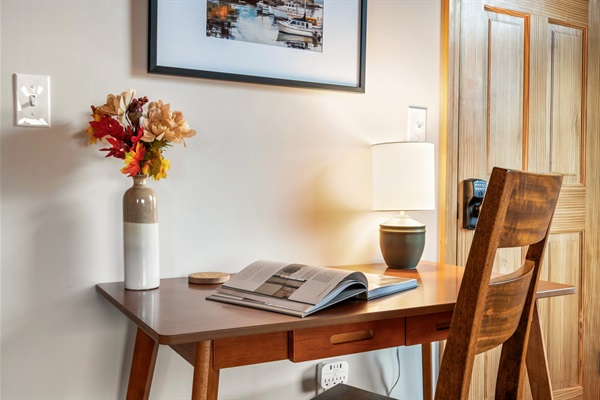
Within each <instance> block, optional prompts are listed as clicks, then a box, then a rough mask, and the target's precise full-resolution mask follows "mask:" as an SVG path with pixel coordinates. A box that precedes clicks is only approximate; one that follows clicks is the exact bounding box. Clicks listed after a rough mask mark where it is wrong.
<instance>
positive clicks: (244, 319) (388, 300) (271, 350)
mask: <svg viewBox="0 0 600 400" xmlns="http://www.w3.org/2000/svg"><path fill="white" fill-rule="evenodd" d="M340 268H347V269H354V270H362V271H365V272H376V273H386V274H389V275H398V276H406V277H414V278H417V279H418V281H419V287H418V288H417V289H411V290H408V291H406V292H402V293H398V294H395V295H390V296H386V297H383V298H380V299H375V300H371V301H362V300H348V301H345V302H342V303H340V304H337V305H334V306H332V307H330V308H328V309H325V310H322V311H319V312H317V313H315V314H314V315H311V316H309V317H306V318H297V317H291V316H287V315H283V314H277V313H272V312H268V311H261V310H256V309H252V308H246V307H241V306H236V305H229V304H224V303H218V302H213V301H207V300H205V298H206V296H207V295H209V294H211V293H213V291H214V290H215V288H216V287H217V286H213V285H211V286H203V285H192V284H188V282H187V278H174V279H163V280H161V284H160V288H159V289H155V290H150V291H129V290H125V289H124V285H123V282H115V283H103V284H99V285H97V286H96V289H97V291H98V292H99V293H100V294H101V295H102V296H104V297H105V298H106V299H107V300H108V301H109V302H111V303H112V304H113V305H114V306H115V307H116V308H118V309H119V310H120V311H121V312H122V313H123V314H125V315H126V316H127V317H128V318H129V319H131V320H132V321H133V322H134V323H135V324H136V325H137V326H138V330H137V336H136V341H135V349H134V353H133V360H132V364H131V373H130V377H129V386H128V390H127V398H128V399H147V398H148V395H149V393H150V385H151V383H152V375H153V372H154V365H155V362H156V355H157V353H158V345H159V344H162V345H169V346H170V347H171V348H173V350H175V351H176V352H177V353H179V354H180V355H181V356H182V357H183V358H184V359H186V360H187V361H188V362H189V363H190V364H191V365H192V366H193V367H194V380H193V384H192V399H202V400H216V399H217V394H218V385H219V370H220V369H222V368H230V367H237V366H242V365H252V364H258V363H263V362H270V361H276V360H284V359H289V360H291V361H294V362H300V361H308V360H314V359H321V358H328V357H335V356H341V355H345V354H352V353H358V352H363V351H370V350H377V349H382V348H389V347H396V346H402V345H406V346H408V345H415V344H425V346H424V347H423V349H424V355H427V354H428V353H427V351H428V350H427V349H429V346H428V345H427V344H429V343H431V342H434V341H438V340H443V339H445V338H446V335H447V331H448V327H449V322H450V319H451V317H452V310H453V308H454V303H455V302H456V298H457V294H458V288H459V285H460V282H461V279H462V271H463V268H461V267H456V266H452V265H446V264H439V263H433V262H421V263H420V264H419V267H418V269H417V270H413V271H397V270H386V266H385V265H384V264H376V265H357V266H348V267H340ZM572 293H575V288H574V287H573V286H569V285H562V284H558V283H550V282H540V283H539V285H538V298H543V297H552V296H561V295H566V294H572ZM536 316H537V312H536ZM530 359H531V362H530ZM425 361H426V362H425V363H424V367H423V368H424V372H425V374H424V393H425V398H430V397H431V377H430V376H427V372H428V371H430V360H429V361H428V360H425ZM527 361H528V362H527V366H528V372H529V377H530V380H531V381H532V387H536V386H541V387H547V389H546V390H550V382H549V377H548V369H547V365H546V357H545V351H544V347H543V341H542V336H541V328H540V325H539V320H538V319H537V318H534V321H533V326H532V330H531V338H530V347H529V351H528V360H527ZM541 393H547V392H541ZM541 393H540V394H536V393H534V396H535V395H538V396H542V394H541ZM539 398H541V397H539Z"/></svg>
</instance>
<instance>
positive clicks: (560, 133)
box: [548, 24, 585, 184]
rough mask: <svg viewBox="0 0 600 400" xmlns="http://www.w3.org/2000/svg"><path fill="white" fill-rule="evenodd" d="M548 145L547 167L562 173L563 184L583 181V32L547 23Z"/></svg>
mask: <svg viewBox="0 0 600 400" xmlns="http://www.w3.org/2000/svg"><path fill="white" fill-rule="evenodd" d="M548 28H549V29H548V42H549V48H550V68H549V69H550V71H549V72H550V79H549V84H550V107H551V108H550V115H549V117H550V119H551V120H550V124H549V128H550V147H551V152H550V154H551V158H550V165H549V166H548V169H549V170H551V171H556V172H560V173H562V174H564V177H563V183H564V184H574V183H575V184H576V183H583V182H582V177H581V166H582V164H583V163H582V160H581V159H582V157H581V156H582V153H581V152H578V151H574V150H577V149H583V146H582V143H583V140H582V137H583V134H582V128H583V125H582V123H581V121H582V117H583V115H582V114H583V105H584V99H583V93H584V90H583V87H584V81H583V72H584V70H585V66H584V63H583V47H584V42H583V40H584V39H583V38H584V34H583V32H582V29H576V28H570V27H565V26H560V25H557V24H549V26H548Z"/></svg>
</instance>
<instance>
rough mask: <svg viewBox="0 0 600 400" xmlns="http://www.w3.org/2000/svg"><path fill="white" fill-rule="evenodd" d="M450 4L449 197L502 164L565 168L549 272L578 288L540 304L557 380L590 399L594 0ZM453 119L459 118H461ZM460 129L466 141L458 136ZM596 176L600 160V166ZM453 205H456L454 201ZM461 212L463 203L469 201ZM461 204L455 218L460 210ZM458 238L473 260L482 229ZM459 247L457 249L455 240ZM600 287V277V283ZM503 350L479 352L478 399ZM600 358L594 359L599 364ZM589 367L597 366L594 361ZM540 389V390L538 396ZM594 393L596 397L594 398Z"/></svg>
mask: <svg viewBox="0 0 600 400" xmlns="http://www.w3.org/2000/svg"><path fill="white" fill-rule="evenodd" d="M593 1H596V0H593ZM453 3H455V2H450V11H449V14H450V16H451V17H452V18H453V19H454V21H451V22H450V26H451V29H454V30H455V32H454V34H450V38H456V39H455V41H454V43H455V46H456V47H458V49H457V48H456V47H454V48H452V47H451V49H450V51H449V54H450V55H451V56H452V55H454V56H455V57H458V58H459V62H458V63H456V62H452V61H450V62H449V65H450V66H451V68H452V67H453V68H457V70H458V71H455V70H451V71H450V74H449V75H450V77H451V78H452V77H453V79H455V80H457V81H458V82H455V81H452V79H451V82H450V85H449V87H450V88H457V90H458V91H459V93H458V96H452V94H450V96H449V98H450V99H452V98H457V99H458V104H451V105H450V106H449V110H455V111H454V112H455V115H449V121H450V125H449V127H450V133H449V136H450V138H449V140H448V143H449V144H450V146H451V147H452V146H453V143H456V148H455V150H456V152H457V153H458V155H457V156H456V157H455V158H449V160H450V163H449V168H456V169H455V171H456V174H455V175H453V174H449V176H454V177H455V178H454V179H456V180H455V181H454V182H451V183H450V182H449V183H450V184H449V185H448V188H449V191H450V193H449V194H448V198H451V199H453V198H456V199H461V196H460V194H456V193H454V192H452V191H454V190H457V189H455V188H460V186H461V185H460V183H461V182H462V181H463V180H464V179H467V178H481V179H486V180H488V179H489V174H490V173H491V170H492V168H493V167H494V166H501V167H506V168H515V169H525V170H531V171H536V172H560V173H562V174H564V175H565V177H564V180H563V189H562V191H561V196H560V198H559V203H558V205H557V210H556V213H555V218H554V221H553V224H552V227H551V236H550V239H549V243H548V246H547V253H546V259H545V263H544V267H543V270H542V274H543V275H542V279H550V280H552V281H556V282H563V283H568V284H572V285H574V286H576V287H577V294H576V295H573V296H568V297H565V298H560V299H552V300H542V301H540V305H539V307H540V310H541V314H542V326H543V328H544V334H545V339H546V345H547V354H548V360H549V369H550V377H551V381H552V385H553V389H554V391H555V395H556V398H560V399H574V398H581V397H582V396H583V393H584V391H583V381H584V379H583V376H584V369H585V364H584V362H586V360H587V358H586V355H585V351H584V332H586V330H585V329H583V327H584V326H583V323H582V321H584V317H585V313H584V307H585V305H586V297H585V296H586V295H588V292H586V291H584V290H583V288H584V281H583V277H584V276H585V271H586V268H587V266H586V254H589V252H590V251H591V250H592V249H596V250H597V245H596V244H595V243H592V242H591V241H589V240H586V238H588V236H589V234H590V233H591V232H588V231H589V230H590V228H589V227H590V224H589V223H587V221H586V207H587V209H588V210H589V209H590V204H589V203H586V198H588V194H587V186H586V174H587V173H588V171H587V170H586V165H588V169H589V168H590V165H593V164H590V163H588V164H586V157H598V156H599V155H600V154H598V153H599V152H598V151H597V150H594V151H593V152H591V151H589V149H587V148H586V146H585V144H586V121H587V116H586V112H587V102H586V99H587V62H588V38H587V35H588V26H587V24H588V1H586V0H564V1H560V2H556V1H553V2H552V1H529V0H519V1H494V0H488V1H484V0H463V1H460V2H457V3H458V4H457V5H454V6H453ZM452 121H457V122H456V123H455V125H454V126H453V125H452ZM453 134H454V135H456V139H453V138H452V135H453ZM591 168H593V170H594V173H595V171H596V168H597V167H596V166H595V165H593V166H592V167H591ZM450 207H451V206H449V208H450ZM458 209H459V210H460V209H461V207H460V206H459V207H458ZM452 213H453V211H452V210H451V209H448V210H447V211H446V215H448V217H451V216H452V215H453V214H452ZM446 226H447V227H448V229H454V230H455V231H454V232H452V234H450V235H448V237H449V238H454V235H456V236H455V238H456V243H454V244H455V247H454V248H453V249H450V250H447V251H446V252H445V255H446V258H445V261H448V262H455V263H457V264H458V265H464V263H465V262H466V258H467V255H468V251H469V248H470V245H471V240H472V236H473V232H472V231H467V230H463V229H462V216H461V215H460V214H459V215H457V219H456V224H455V225H454V224H451V223H450V224H449V223H446ZM450 245H451V244H449V245H448V246H450ZM523 256H524V255H523V254H522V251H519V250H517V251H515V250H512V251H501V252H499V253H498V255H497V256H496V265H495V268H494V270H495V271H496V272H501V273H509V272H512V270H513V269H514V266H518V265H519V264H520V261H521V260H522V258H523ZM599 285H600V284H599ZM498 359H499V352H498V351H495V352H494V351H492V352H487V353H485V354H483V355H480V356H478V358H477V360H476V366H475V369H474V372H473V381H472V384H471V391H470V393H471V397H472V398H473V399H478V400H479V399H492V398H493V397H494V395H493V393H494V385H495V375H496V370H497V364H498ZM595 361H596V360H594V358H593V357H592V358H590V359H589V360H587V362H588V363H590V364H589V365H591V364H592V363H594V362H595ZM588 369H589V368H588ZM528 396H530V394H528ZM585 398H593V397H585Z"/></svg>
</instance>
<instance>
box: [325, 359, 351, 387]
mask: <svg viewBox="0 0 600 400" xmlns="http://www.w3.org/2000/svg"><path fill="white" fill-rule="evenodd" d="M348 372H349V366H348V361H340V360H335V361H329V362H323V363H320V364H319V366H318V370H317V376H318V380H319V384H320V385H321V387H322V388H323V389H329V388H332V387H333V386H335V385H337V384H338V383H348Z"/></svg>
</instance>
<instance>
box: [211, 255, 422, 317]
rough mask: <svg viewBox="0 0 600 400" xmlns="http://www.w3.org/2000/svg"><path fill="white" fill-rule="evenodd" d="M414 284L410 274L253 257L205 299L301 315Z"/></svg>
mask: <svg viewBox="0 0 600 400" xmlns="http://www.w3.org/2000/svg"><path fill="white" fill-rule="evenodd" d="M415 287H417V280H416V279H411V278H401V277H397V276H388V275H378V274H369V273H364V272H357V271H349V270H344V269H337V268H326V267H313V266H310V265H302V264H290V263H285V262H275V261H256V262H254V263H252V264H250V265H248V266H247V267H246V268H244V269H243V270H241V271H240V272H239V273H237V274H235V275H233V276H232V278H231V279H230V280H229V281H227V282H226V283H224V284H223V285H222V286H221V287H219V289H217V292H216V293H214V294H212V295H210V296H208V297H207V299H208V300H215V301H221V302H224V303H231V304H238V305H241V306H247V307H254V308H260V309H263V310H269V311H275V312H280V313H284V314H290V315H295V316H298V317H304V316H306V315H309V314H312V313H314V312H315V311H319V310H321V309H323V308H325V307H328V306H330V305H332V304H335V303H338V302H340V301H342V300H345V299H348V298H351V297H356V298H359V299H365V300H371V299H374V298H377V297H381V296H386V295H389V294H392V293H396V292H401V291H403V290H407V289H412V288H415Z"/></svg>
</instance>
